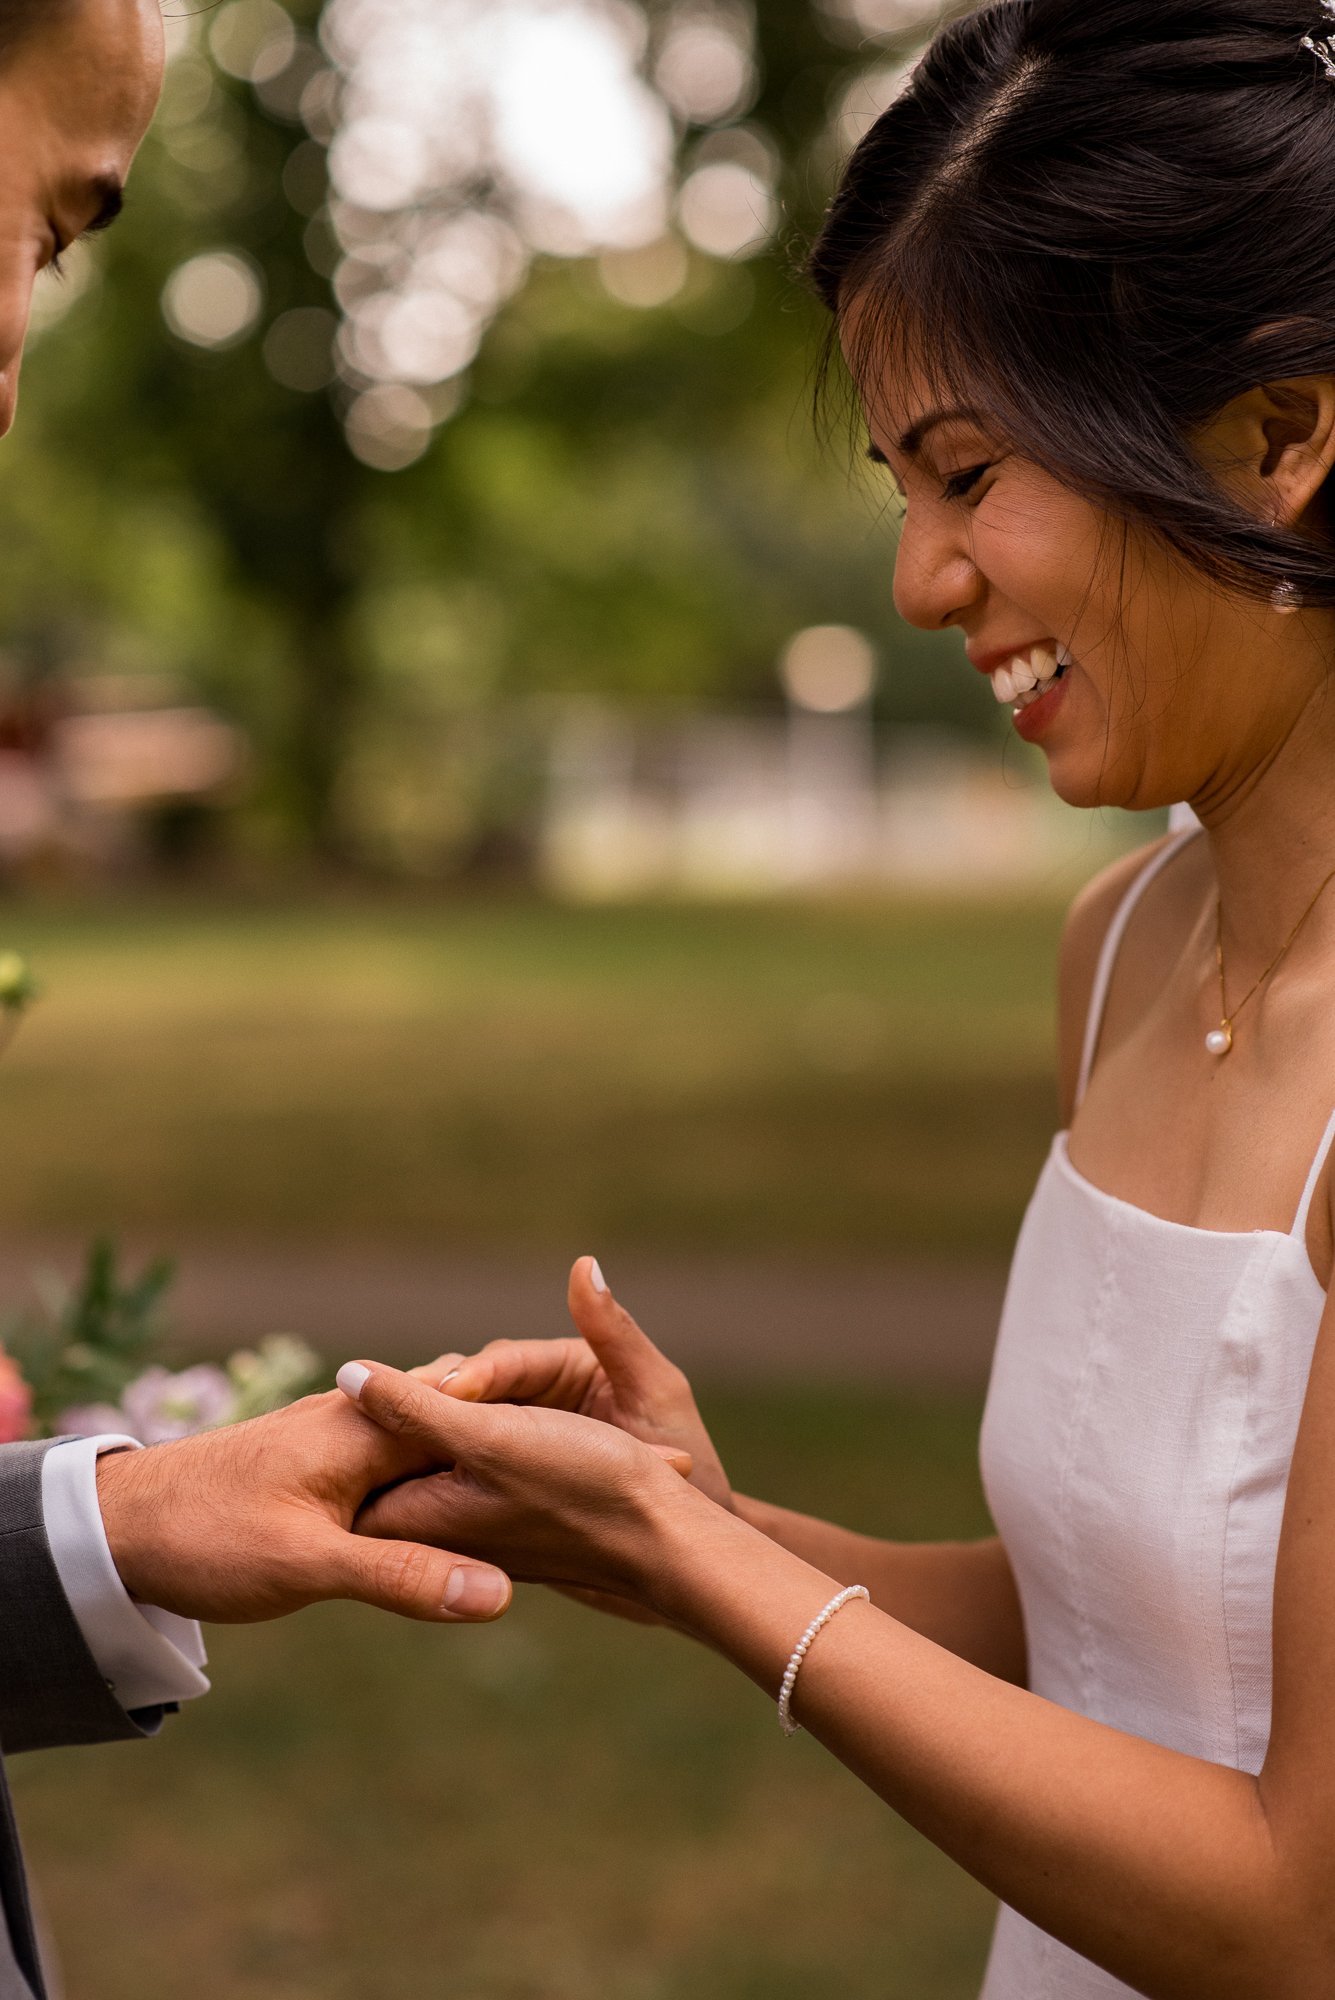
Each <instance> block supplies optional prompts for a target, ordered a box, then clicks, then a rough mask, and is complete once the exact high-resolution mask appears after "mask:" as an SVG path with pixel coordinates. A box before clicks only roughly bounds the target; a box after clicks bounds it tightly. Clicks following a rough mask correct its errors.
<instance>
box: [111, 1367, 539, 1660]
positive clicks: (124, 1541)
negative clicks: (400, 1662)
mask: <svg viewBox="0 0 1335 2000" xmlns="http://www.w3.org/2000/svg"><path fill="white" fill-rule="evenodd" d="M439 1465H440V1459H439V1458H438V1457H435V1456H433V1455H432V1453H431V1452H430V1450H428V1449H424V1447H423V1445H422V1443H421V1441H420V1440H414V1439H411V1438H409V1437H406V1436H405V1437H400V1438H394V1437H392V1436H390V1435H389V1434H387V1433H386V1432H385V1431H384V1430H383V1429H380V1428H378V1427H377V1426H376V1425H375V1424H373V1423H371V1422H369V1421H368V1420H367V1418H366V1417H364V1416H362V1415H361V1414H360V1413H359V1412H358V1411H357V1410H355V1409H354V1408H353V1407H352V1405H351V1404H350V1403H349V1402H348V1400H347V1398H346V1397H345V1396H342V1395H339V1394H338V1392H337V1391H335V1392H334V1393H332V1394H330V1395H327V1396H308V1397H306V1398H305V1400H304V1401H303V1402H300V1403H294V1404H293V1405H292V1406H291V1408H290V1409H286V1410H279V1411H277V1412H276V1413H275V1414H274V1415H273V1416H268V1417H257V1418H255V1419H254V1420H253V1421H252V1422H250V1423H245V1424H236V1425H233V1426H232V1427H231V1428H229V1429H226V1430H217V1431H207V1432H205V1433H204V1434H203V1435H202V1436H200V1437H193V1438H183V1439H182V1440H181V1441H180V1442H179V1443H177V1444H160V1445H153V1446H151V1447H150V1448H149V1449H148V1450H146V1451H122V1452H108V1453H104V1454H103V1456H102V1457H101V1459H99V1461H98V1468H97V1483H98V1498H99V1501H100V1503H101V1507H102V1518H103V1522H104V1524H105V1527H106V1533H107V1541H108V1544H109V1545H110V1548H111V1555H112V1560H113V1561H114V1562H115V1565H116V1568H117V1570H118V1572H119V1574H120V1577H121V1581H122V1582H123V1583H124V1585H125V1587H126V1589H127V1590H128V1591H129V1593H130V1595H131V1597H134V1598H137V1599H138V1600H139V1602H140V1603H141V1604H154V1605H157V1606H159V1607H160V1608H161V1609H162V1610H164V1611H175V1612H178V1613H179V1614H180V1615H181V1616H183V1617H186V1618H203V1619H209V1620H212V1621H213V1622H215V1623H219V1624H250V1623H255V1622H258V1621H259V1620H262V1619H266V1618H280V1617H282V1616H283V1615H284V1614H285V1613H287V1612H289V1611H297V1610H300V1609H301V1608H302V1606H304V1605H307V1604H314V1603H317V1602H319V1601H320V1600H321V1599H324V1598H335V1597H345V1598H354V1599H356V1600H357V1601H359V1602H360V1603H363V1604H373V1605H376V1606H378V1607H379V1608H380V1609H381V1610H383V1611H394V1612H397V1613H398V1614H399V1615H400V1616H401V1617H404V1618H420V1619H425V1620H428V1621H434V1622H436V1623H441V1624H458V1623H460V1622H468V1623H477V1622H483V1621H486V1620H489V1619H492V1618H498V1617H499V1616H500V1615H501V1613H502V1612H503V1611H505V1610H506V1609H507V1608H508V1606H509V1603H510V1581H509V1578H508V1577H507V1576H506V1575H505V1574H504V1573H503V1572H502V1571H501V1570H498V1569H495V1568H493V1567H492V1566H491V1565H489V1564H485V1563H480V1562H474V1561H468V1560H465V1559H463V1558H461V1557H459V1556H456V1555H451V1554H449V1553H448V1552H446V1551H444V1550H441V1549H439V1548H434V1547H433V1548H427V1547H423V1546H422V1545H420V1544H418V1543H415V1542H410V1541H397V1542H396V1541H387V1542H374V1541H369V1540H367V1539H365V1538H364V1537H362V1536H359V1535H354V1534H353V1533H352V1532H351V1528H352V1523H353V1520H354V1518H355V1517H356V1514H357V1512H358V1509H359V1508H360V1507H361V1506H362V1504H363V1502H364V1501H365V1500H366V1498H367V1496H368V1494H373V1493H375V1492H376V1491H378V1490H379V1489H380V1488H381V1487H384V1486H389V1485H392V1484H393V1483H394V1482H396V1481H398V1480H401V1479H405V1478H409V1477H411V1476H413V1475H415V1474H421V1473H426V1472H433V1471H435V1470H437V1469H438V1468H439Z"/></svg>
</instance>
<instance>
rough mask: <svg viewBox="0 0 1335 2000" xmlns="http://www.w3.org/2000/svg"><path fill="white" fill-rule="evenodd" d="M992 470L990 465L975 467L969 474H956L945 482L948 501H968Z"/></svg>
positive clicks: (972, 467)
mask: <svg viewBox="0 0 1335 2000" xmlns="http://www.w3.org/2000/svg"><path fill="white" fill-rule="evenodd" d="M991 470H992V467H991V465H990V463H989V464H987V465H974V466H971V467H970V468H969V470H968V471H967V472H956V473H953V474H952V475H951V477H950V478H949V479H947V480H946V481H945V482H944V485H945V494H946V498H947V500H967V499H968V497H969V495H970V494H971V493H972V492H973V489H974V487H975V486H977V484H978V482H979V481H980V480H981V479H982V478H983V477H984V476H985V474H987V473H989V472H990V471H991Z"/></svg>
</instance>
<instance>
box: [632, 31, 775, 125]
mask: <svg viewBox="0 0 1335 2000" xmlns="http://www.w3.org/2000/svg"><path fill="white" fill-rule="evenodd" d="M753 39H754V22H753V20H752V18H751V16H750V14H749V13H748V12H746V11H744V10H743V9H742V8H740V7H721V6H686V7H683V8H681V9H680V10H679V12H678V13H677V14H676V16H675V17H674V18H673V19H672V21H671V22H670V23H669V25H668V28H667V32H666V33H665V35H664V37H663V41H662V45H661V47H660V49H659V52H658V60H657V61H656V63H655V64H654V82H655V83H656V84H657V86H658V88H659V90H660V91H661V92H662V94H663V97H664V98H665V99H666V101H667V103H668V104H669V105H670V106H671V107H672V109H673V110H674V111H675V112H676V114H677V116H678V117H679V118H680V119H682V120H683V121H684V122H685V123H687V124H690V125H714V124H718V123H720V122H721V121H722V120H723V119H725V118H736V117H739V116H740V115H741V114H742V113H743V112H745V111H748V110H749V109H750V107H751V104H752V103H753V101H754V98H755V92H756V84H757V81H758V79H757V75H756V65H755V59H754V56H753V54H752V44H753Z"/></svg>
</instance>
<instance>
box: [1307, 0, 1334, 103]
mask: <svg viewBox="0 0 1335 2000" xmlns="http://www.w3.org/2000/svg"><path fill="white" fill-rule="evenodd" d="M1321 11H1322V12H1323V13H1324V14H1329V15H1330V18H1331V21H1332V22H1335V0H1321ZM1302 45H1303V47H1304V48H1305V49H1308V50H1310V52H1311V53H1312V54H1313V55H1314V56H1315V57H1316V59H1317V61H1318V62H1319V63H1320V64H1321V67H1322V68H1323V69H1324V70H1325V72H1326V75H1327V76H1328V77H1329V79H1330V81H1331V82H1332V83H1335V32H1332V33H1327V34H1325V35H1323V36H1317V35H1304V36H1303V41H1302Z"/></svg>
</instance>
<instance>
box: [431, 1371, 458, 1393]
mask: <svg viewBox="0 0 1335 2000" xmlns="http://www.w3.org/2000/svg"><path fill="white" fill-rule="evenodd" d="M462 1373H463V1370H462V1368H451V1370H450V1372H449V1374H448V1375H442V1376H441V1378H440V1380H439V1382H437V1384H436V1387H437V1388H438V1389H443V1388H444V1387H445V1384H446V1383H447V1382H452V1381H453V1380H454V1378H455V1376H456V1375H462Z"/></svg>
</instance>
